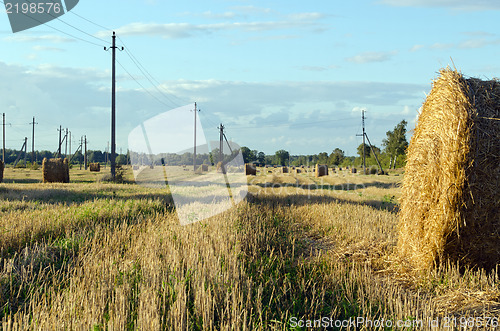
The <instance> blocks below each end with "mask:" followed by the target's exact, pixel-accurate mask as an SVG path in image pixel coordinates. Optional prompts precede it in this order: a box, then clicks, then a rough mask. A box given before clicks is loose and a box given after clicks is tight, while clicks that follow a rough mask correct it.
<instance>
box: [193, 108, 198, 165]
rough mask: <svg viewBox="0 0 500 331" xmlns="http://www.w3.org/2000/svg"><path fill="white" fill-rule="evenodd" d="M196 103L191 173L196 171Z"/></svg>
mask: <svg viewBox="0 0 500 331" xmlns="http://www.w3.org/2000/svg"><path fill="white" fill-rule="evenodd" d="M197 112H199V110H197V109H196V102H195V103H194V153H193V171H196V113H197Z"/></svg>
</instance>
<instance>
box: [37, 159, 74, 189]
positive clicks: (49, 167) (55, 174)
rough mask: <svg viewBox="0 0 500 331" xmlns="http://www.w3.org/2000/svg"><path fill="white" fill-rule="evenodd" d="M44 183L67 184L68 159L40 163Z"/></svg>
mask: <svg viewBox="0 0 500 331" xmlns="http://www.w3.org/2000/svg"><path fill="white" fill-rule="evenodd" d="M42 173H43V182H44V183H69V165H68V159H64V160H63V159H61V158H59V159H47V158H44V159H43V162H42Z"/></svg>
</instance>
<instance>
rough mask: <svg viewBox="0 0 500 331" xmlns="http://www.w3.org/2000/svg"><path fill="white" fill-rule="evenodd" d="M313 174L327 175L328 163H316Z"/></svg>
mask: <svg viewBox="0 0 500 331" xmlns="http://www.w3.org/2000/svg"><path fill="white" fill-rule="evenodd" d="M314 176H316V177H321V176H328V165H326V164H316V168H315V170H314Z"/></svg>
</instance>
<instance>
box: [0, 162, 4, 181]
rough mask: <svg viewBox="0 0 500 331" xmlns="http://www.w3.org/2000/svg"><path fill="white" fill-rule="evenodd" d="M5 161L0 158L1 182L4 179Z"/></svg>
mask: <svg viewBox="0 0 500 331" xmlns="http://www.w3.org/2000/svg"><path fill="white" fill-rule="evenodd" d="M4 167H5V166H4V164H3V161H2V160H0V183H1V182H2V181H3V169H4Z"/></svg>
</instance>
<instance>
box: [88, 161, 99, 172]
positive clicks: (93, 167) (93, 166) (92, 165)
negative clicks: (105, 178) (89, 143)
mask: <svg viewBox="0 0 500 331" xmlns="http://www.w3.org/2000/svg"><path fill="white" fill-rule="evenodd" d="M89 169H90V171H94V172H100V171H101V164H100V163H98V162H96V163H90V164H89Z"/></svg>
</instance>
